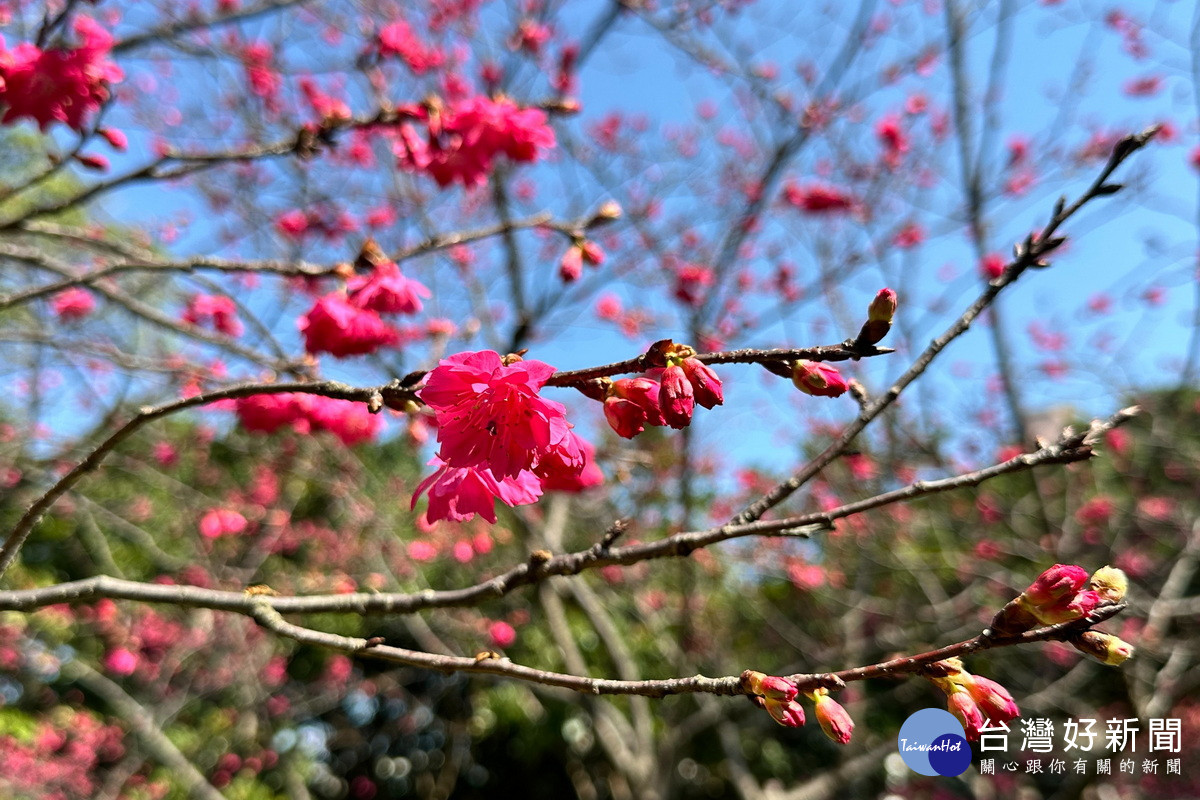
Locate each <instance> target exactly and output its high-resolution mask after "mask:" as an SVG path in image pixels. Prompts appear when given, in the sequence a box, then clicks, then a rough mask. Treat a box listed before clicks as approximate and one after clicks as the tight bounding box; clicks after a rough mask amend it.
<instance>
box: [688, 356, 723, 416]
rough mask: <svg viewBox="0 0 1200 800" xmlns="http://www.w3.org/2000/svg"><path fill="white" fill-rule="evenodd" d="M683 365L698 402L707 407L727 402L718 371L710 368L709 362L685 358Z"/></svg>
mask: <svg viewBox="0 0 1200 800" xmlns="http://www.w3.org/2000/svg"><path fill="white" fill-rule="evenodd" d="M682 366H683V372H684V374H685V375H687V379H688V382H689V383H691V384H692V392H693V393H694V394H695V396H696V402H697V403H699V404H700V405H702V406H704V407H705V408H712V407H713V406H719V405H721V404H722V403H724V402H725V392H724V390H723V389H722V388H721V379H720V378H718V377H717V373H715V372H713V371H712V370H711V369H709V367H708V365H707V364H704V363H703V362H701V361H698V360H696V359H694V358H685V359H684V360H683V365H682Z"/></svg>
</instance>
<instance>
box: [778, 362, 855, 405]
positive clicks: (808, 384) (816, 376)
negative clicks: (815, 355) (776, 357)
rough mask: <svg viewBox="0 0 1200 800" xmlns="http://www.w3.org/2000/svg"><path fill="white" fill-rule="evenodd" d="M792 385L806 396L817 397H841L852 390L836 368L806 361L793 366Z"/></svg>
mask: <svg viewBox="0 0 1200 800" xmlns="http://www.w3.org/2000/svg"><path fill="white" fill-rule="evenodd" d="M792 383H794V384H795V385H796V388H797V389H799V390H800V391H802V392H804V393H805V394H811V395H814V396H816V397H839V396H841V395H842V394H845V392H846V390H847V389H849V388H850V384H848V383H847V382H846V379H845V378H843V377H842V373H840V372H838V371H837V369H836V368H835V367H831V366H829V365H828V364H822V363H821V362H819V361H805V360H804V359H800V360H799V361H797V362H796V363H795V364H793V365H792Z"/></svg>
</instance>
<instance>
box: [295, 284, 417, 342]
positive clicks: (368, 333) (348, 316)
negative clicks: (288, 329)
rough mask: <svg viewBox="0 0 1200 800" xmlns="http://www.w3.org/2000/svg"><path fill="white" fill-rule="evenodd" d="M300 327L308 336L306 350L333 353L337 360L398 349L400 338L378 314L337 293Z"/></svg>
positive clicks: (311, 312)
mask: <svg viewBox="0 0 1200 800" xmlns="http://www.w3.org/2000/svg"><path fill="white" fill-rule="evenodd" d="M298 326H299V328H300V332H301V333H302V334H304V349H305V350H307V351H308V352H310V353H313V354H316V353H329V354H330V355H332V356H334V357H335V358H345V357H347V356H357V355H364V354H367V353H374V352H375V351H376V350H378V349H379V348H381V347H384V346H387V345H394V344H396V343H397V342H398V341H399V340H400V336H399V334H398V333H397V332H396V331H395V330H394V329H393V328H391V327H389V326H388V325H387V323H385V322H384V321H383V320H382V319H380V318H379V315H378V314H376V313H375V312H374V311H367V310H365V309H361V308H356V307H355V306H353V305H351V304H350V302H349V301H348V300H347V299H346V298H345V296H343V295H341V294H338V293H334V294H328V295H325V296H324V297H322V298H320V299H319V300H317V302H316V304H315V305H313V307H312V308H311V309H310V310H309V312H308V313H307V314H305V315H304V316H303V317H301V318H300V320H299V323H298Z"/></svg>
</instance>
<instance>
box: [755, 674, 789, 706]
mask: <svg viewBox="0 0 1200 800" xmlns="http://www.w3.org/2000/svg"><path fill="white" fill-rule="evenodd" d="M743 680H744V681H745V682H746V686H747V688H749V689H750V691H751V692H753V693H754V694H756V695H758V696H759V697H762V698H764V699H767V700H775V701H777V702H781V703H790V702H791V701H792V700H795V699H796V692H797V689H796V684H794V683H792V682H791V681H789V680H788V679H787V678H781V677H779V676H778V675H767V674H765V673H762V672H756V671H754V670H747V671H746V673H745V674H744V676H743Z"/></svg>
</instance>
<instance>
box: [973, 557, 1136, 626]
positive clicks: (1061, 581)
mask: <svg viewBox="0 0 1200 800" xmlns="http://www.w3.org/2000/svg"><path fill="white" fill-rule="evenodd" d="M1128 586H1129V581H1128V579H1126V577H1125V573H1124V572H1122V571H1121V570H1119V569H1117V568H1115V567H1102V568H1100V569H1098V570H1096V573H1095V574H1094V575H1092V577H1091V579H1090V580H1089V579H1088V574H1087V570H1085V569H1084V568H1083V567H1080V566H1076V565H1073V564H1055V565H1054V566H1053V567H1050V569H1048V570H1046V571H1045V572H1043V573H1042V574H1041V575H1039V576H1038V577H1037V580H1035V581H1034V582H1033V583H1032V584H1030V586H1029V588H1028V589H1026V590H1025V591H1024V592H1022V593H1021V596H1020V597H1017V598H1016V599H1015V600H1013V601H1011V602H1010V603H1009V604H1008V605H1006V606H1005V607H1004V608H1003V609H1001V610H1000V613H999V614H997V615H996V617H995V619H993V620H992V625H991V627H992V630H993V631H994V632H995V633H998V634H1000V635H1002V636H1011V635H1013V634H1017V633H1021V632H1023V631H1027V630H1029V629H1030V628H1035V627H1037V626H1038V625H1054V624H1057V623H1060V622H1069V621H1071V620H1073V619H1080V618H1081V617H1086V616H1087V615H1088V614H1091V613H1092V612H1093V611H1095V610H1096V609H1097V608H1100V607H1102V606H1108V605H1113V604H1116V603H1119V602H1121V601H1122V600H1124V599H1125V590H1126V589H1127V588H1128Z"/></svg>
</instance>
